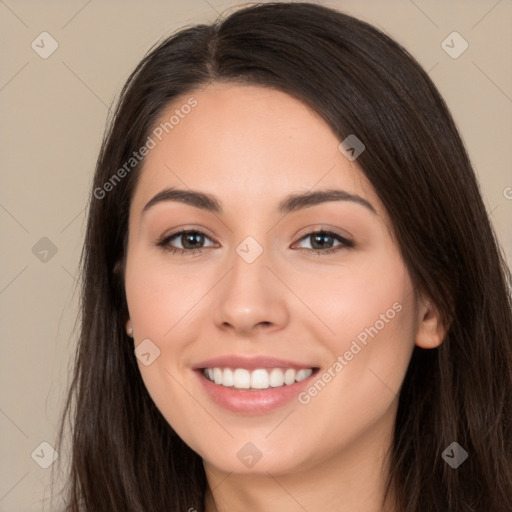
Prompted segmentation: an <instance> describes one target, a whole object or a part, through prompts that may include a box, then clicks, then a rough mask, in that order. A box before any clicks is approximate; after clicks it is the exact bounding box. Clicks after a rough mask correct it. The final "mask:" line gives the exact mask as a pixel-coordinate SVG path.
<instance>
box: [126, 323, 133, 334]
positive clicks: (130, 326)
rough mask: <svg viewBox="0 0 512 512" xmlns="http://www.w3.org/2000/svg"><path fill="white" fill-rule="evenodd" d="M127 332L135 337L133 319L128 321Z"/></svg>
mask: <svg viewBox="0 0 512 512" xmlns="http://www.w3.org/2000/svg"><path fill="white" fill-rule="evenodd" d="M126 334H128V336H130V338H133V327H132V322H131V320H128V321H127V322H126Z"/></svg>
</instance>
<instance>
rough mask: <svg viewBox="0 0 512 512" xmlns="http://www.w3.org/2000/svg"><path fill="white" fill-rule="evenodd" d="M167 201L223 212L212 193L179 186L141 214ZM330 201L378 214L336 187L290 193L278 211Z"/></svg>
mask: <svg viewBox="0 0 512 512" xmlns="http://www.w3.org/2000/svg"><path fill="white" fill-rule="evenodd" d="M166 201H175V202H179V203H184V204H188V205H190V206H195V207H196V208H200V209H202V210H206V211H209V212H212V213H219V214H222V213H223V208H222V203H221V202H220V201H219V200H218V199H217V198H216V197H215V196H213V195H211V194H206V193H204V192H199V191H197V190H190V189H189V190H183V189H177V188H166V189H164V190H161V191H160V192H158V194H156V195H155V196H154V197H153V198H151V199H150V200H149V201H148V203H147V204H146V206H144V208H143V209H142V212H141V215H142V214H144V213H145V212H146V211H147V210H149V209H150V208H151V207H152V206H154V205H156V204H158V203H162V202H166ZM329 201H351V202H353V203H356V204H359V205H362V206H364V207H365V208H367V209H368V210H370V211H371V212H372V213H374V214H377V212H376V210H375V208H374V207H373V205H372V204H371V203H370V202H369V201H367V200H366V199H363V198H362V197H360V196H358V195H357V194H350V193H349V192H346V191H344V190H336V189H326V190H318V191H315V192H305V193H296V194H290V195H288V196H287V197H285V198H284V199H283V200H282V201H281V202H280V203H279V205H278V207H277V212H278V213H281V214H287V213H292V212H295V211H297V210H302V209H304V208H309V207H311V206H315V205H318V204H321V203H326V202H329Z"/></svg>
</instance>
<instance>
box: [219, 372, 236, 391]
mask: <svg viewBox="0 0 512 512" xmlns="http://www.w3.org/2000/svg"><path fill="white" fill-rule="evenodd" d="M222 385H223V386H228V387H231V386H234V385H235V378H234V376H233V371H232V370H230V369H229V368H226V369H225V370H224V372H223V374H222Z"/></svg>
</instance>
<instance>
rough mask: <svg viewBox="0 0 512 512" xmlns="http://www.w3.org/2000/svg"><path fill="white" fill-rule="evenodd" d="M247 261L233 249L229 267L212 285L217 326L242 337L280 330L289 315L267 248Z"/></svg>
mask: <svg viewBox="0 0 512 512" xmlns="http://www.w3.org/2000/svg"><path fill="white" fill-rule="evenodd" d="M248 261H250V260H246V259H244V258H243V257H242V256H240V255H239V254H238V253H236V252H235V254H234V256H233V257H232V258H231V260H230V263H232V267H231V270H230V271H229V272H228V274H227V275H226V277H225V278H224V279H223V280H222V281H221V282H220V283H219V285H218V286H217V287H216V288H215V290H216V294H215V298H214V309H213V321H214V323H215V325H216V326H217V327H218V328H220V329H222V330H224V331H232V332H233V333H236V334H237V335H239V336H243V337H251V336H254V335H257V334H258V332H260V331H261V330H264V331H265V332H266V333H270V332H272V331H275V330H280V329H282V328H283V327H285V325H286V323H287V322H288V317H289V315H288V308H287V307H286V288H285V287H284V286H283V284H282V283H281V282H280V280H279V279H277V278H276V274H278V273H279V272H277V271H276V269H275V268H270V264H271V262H270V257H269V255H268V254H267V251H265V250H264V251H263V253H262V254H260V255H259V256H258V257H257V258H256V259H255V260H254V261H252V262H248Z"/></svg>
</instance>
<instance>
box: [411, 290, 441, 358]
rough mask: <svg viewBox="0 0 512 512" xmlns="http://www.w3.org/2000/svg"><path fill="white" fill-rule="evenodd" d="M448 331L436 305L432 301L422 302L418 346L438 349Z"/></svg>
mask: <svg viewBox="0 0 512 512" xmlns="http://www.w3.org/2000/svg"><path fill="white" fill-rule="evenodd" d="M446 331H447V328H446V326H445V325H443V322H442V319H441V315H440V314H439V311H438V309H437V308H436V307H435V306H434V304H433V303H432V302H431V301H430V300H421V301H420V307H419V318H418V330H417V332H416V345H417V346H418V347H421V348H427V349H428V348H436V347H438V346H439V345H441V343H442V342H443V340H444V337H445V335H446Z"/></svg>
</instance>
